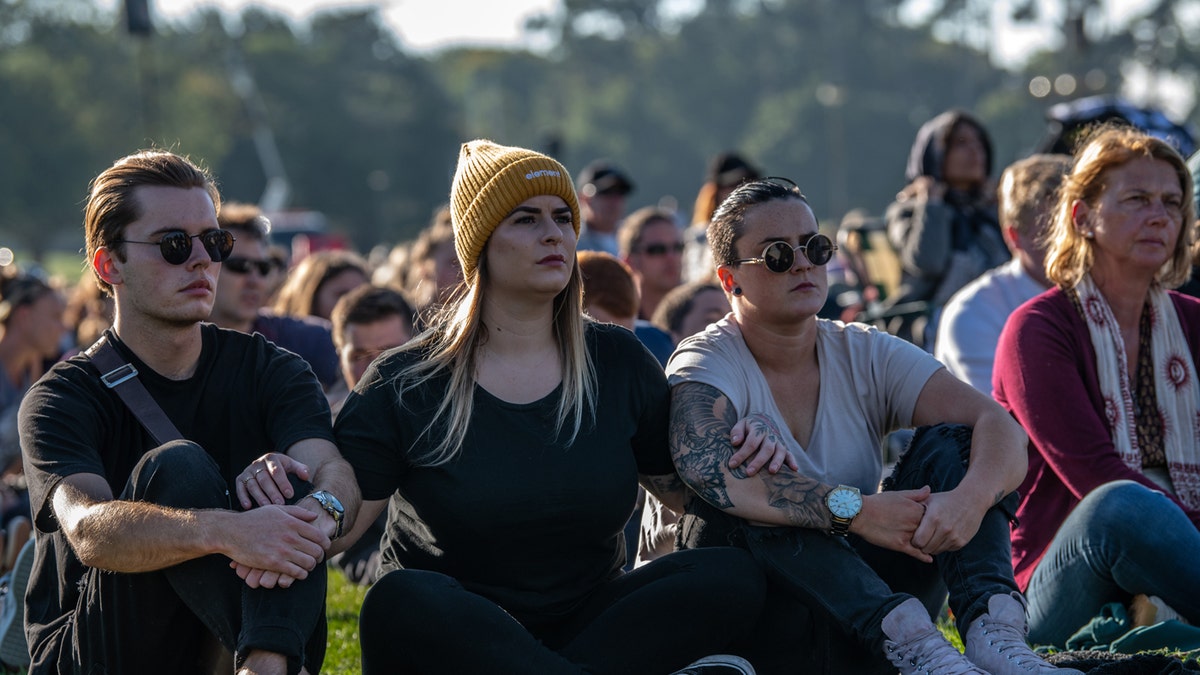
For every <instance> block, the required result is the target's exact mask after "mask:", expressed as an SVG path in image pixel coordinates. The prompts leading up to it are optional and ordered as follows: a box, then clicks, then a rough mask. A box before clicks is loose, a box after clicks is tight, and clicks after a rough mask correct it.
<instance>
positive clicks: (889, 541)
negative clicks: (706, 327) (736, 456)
mask: <svg viewBox="0 0 1200 675" xmlns="http://www.w3.org/2000/svg"><path fill="white" fill-rule="evenodd" d="M736 422H737V411H736V410H734V407H733V404H732V402H731V401H730V400H729V398H728V397H726V396H725V395H724V394H722V393H721V392H720V391H719V390H717V389H716V388H715V387H712V386H710V385H707V384H702V383H699V382H683V383H681V384H677V385H675V387H674V389H673V390H672V399H671V457H672V459H674V460H675V467H676V469H678V471H679V476H680V478H682V479H683V481H684V482H685V483H687V484H688V486H689V487H691V488H692V489H693V490H695V492H696V493H697V494H698V495H700V496H701V497H702V498H703V499H704V500H705V501H707V502H709V503H710V504H712V505H713V506H716V507H717V508H719V509H721V510H723V511H725V512H727V513H730V514H733V515H735V516H738V517H741V518H743V519H745V520H748V521H750V522H753V523H761V524H766V525H776V526H790V527H807V528H813V529H818V530H822V531H828V530H829V528H830V526H831V524H832V523H831V518H830V513H829V508H828V507H827V506H826V505H825V495H826V494H828V493H829V491H830V490H832V489H833V486H830V485H825V484H823V483H821V482H820V481H817V480H814V479H812V478H809V477H807V476H804V475H802V474H800V473H799V472H798V471H796V470H795V469H793V468H792V467H791V466H789V465H787V464H785V465H783V466H782V467H781V468H780V470H779V471H778V472H776V473H771V472H769V471H760V472H758V473H756V474H755V475H753V476H751V475H748V474H747V472H746V471H745V470H744V469H743V468H741V467H740V466H739V467H738V468H732V469H731V468H730V467H729V458H730V457H732V456H733V453H734V447H733V443H732V441H731V440H730V431H731V430H732V429H733V426H734V424H735V423H736ZM776 433H777V434H778V433H780V432H779V431H778V429H776ZM928 496H929V492H928V490H927V489H926V490H907V491H896V492H883V493H878V494H873V495H864V496H863V507H862V511H861V512H860V513H859V515H858V516H857V517H856V518H855V519H854V521H853V523H851V525H850V531H851V532H853V533H855V534H857V535H859V536H861V537H862V538H864V539H866V540H867V541H869V542H871V543H873V544H876V545H878V546H883V547H885V548H889V549H891V550H893V551H899V552H901V553H906V554H908V555H910V556H912V557H914V558H917V559H918V560H921V561H924V562H931V561H932V558H931V557H930V556H929V555H927V554H925V553H924V552H922V551H920V550H918V549H916V548H915V547H914V546H913V544H912V535H913V532H915V531H916V529H917V526H918V525H920V523H921V517H922V515H923V514H924V511H925V508H924V506H923V505H922V502H923V501H924V500H925V499H927V498H928Z"/></svg>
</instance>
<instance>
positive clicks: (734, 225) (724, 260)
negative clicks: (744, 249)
mask: <svg viewBox="0 0 1200 675" xmlns="http://www.w3.org/2000/svg"><path fill="white" fill-rule="evenodd" d="M780 199H799V200H800V201H802V202H804V203H805V204H808V197H805V196H804V193H803V192H801V191H800V188H799V187H798V186H797V185H796V184H795V183H793V182H791V181H790V180H787V179H786V178H784V179H780V178H764V179H762V180H756V181H752V182H749V183H745V184H743V185H742V186H741V187H739V188H738V189H736V190H734V191H733V193H732V194H730V195H729V196H728V197H726V198H725V201H723V202H721V206H720V207H719V208H717V210H716V212H715V213H713V217H712V222H711V223H709V224H708V245H709V247H710V248H711V249H712V257H713V261H714V262H715V263H716V264H717V265H718V266H720V265H732V264H733V261H735V260H737V257H738V256H737V250H736V246H735V245H736V244H737V240H738V238H740V237H741V236H742V225H743V223H744V221H745V218H746V210H747V209H749V208H750V207H751V206H754V205H755V204H765V203H767V202H773V201H776V200H780ZM809 206H810V207H811V205H809Z"/></svg>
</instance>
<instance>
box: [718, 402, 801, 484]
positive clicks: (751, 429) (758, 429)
mask: <svg viewBox="0 0 1200 675" xmlns="http://www.w3.org/2000/svg"><path fill="white" fill-rule="evenodd" d="M729 441H730V443H732V444H733V447H735V448H737V451H736V452H734V453H733V456H732V457H730V458H729V468H730V469H736V468H738V467H739V466H741V465H742V463H743V462H746V460H748V459H749V460H750V462H749V463H748V464H746V466H745V469H744V471H745V472H746V475H747V476H753V475H754V474H756V473H758V472H759V470H760V469H762V468H763V466H766V467H767V471H768V472H769V473H778V472H779V469H780V468H781V467H782V466H783V465H784V464H787V465H788V467H789V468H791V469H792V470H793V471H798V470H799V469H800V466H799V465H798V464H796V458H795V457H793V456H792V453H790V452H788V449H787V442H786V441H785V440H784V436H783V434H782V433H781V432H780V431H779V428H778V427H777V426H775V421H774V420H772V419H771V418H770V417H767V416H766V415H764V414H762V413H754V414H752V415H750V416H749V417H743V418H742V419H740V420H738V422H737V424H734V425H733V428H732V429H730V430H729ZM751 457H753V459H751Z"/></svg>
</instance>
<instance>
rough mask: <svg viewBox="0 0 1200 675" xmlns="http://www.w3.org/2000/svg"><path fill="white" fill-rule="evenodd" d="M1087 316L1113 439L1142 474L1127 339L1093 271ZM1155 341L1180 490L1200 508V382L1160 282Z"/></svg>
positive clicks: (1163, 413)
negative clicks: (1126, 355)
mask: <svg viewBox="0 0 1200 675" xmlns="http://www.w3.org/2000/svg"><path fill="white" fill-rule="evenodd" d="M1075 291H1076V292H1077V293H1078V294H1079V303H1080V305H1081V306H1082V307H1083V314H1084V319H1085V320H1086V321H1087V325H1088V332H1089V333H1090V334H1091V338H1092V347H1094V348H1095V350H1096V370H1097V371H1098V373H1099V375H1100V393H1101V395H1102V396H1103V397H1104V414H1105V416H1106V417H1107V418H1108V424H1109V428H1111V429H1112V441H1113V445H1114V446H1116V449H1117V454H1119V455H1120V456H1121V460H1122V461H1124V462H1125V464H1126V465H1127V466H1128V467H1129V468H1131V469H1133V470H1134V471H1137V472H1139V473H1141V470H1142V468H1141V467H1142V457H1141V451H1140V450H1139V448H1138V441H1137V425H1136V423H1135V421H1134V409H1133V392H1132V387H1131V385H1130V382H1129V368H1128V363H1127V360H1126V357H1125V341H1124V339H1122V337H1121V329H1120V328H1119V327H1118V326H1117V320H1116V318H1114V317H1113V313H1112V309H1111V308H1110V307H1109V306H1108V301H1107V300H1105V299H1104V295H1102V294H1101V293H1100V289H1098V288H1096V284H1095V283H1094V282H1093V281H1092V277H1091V275H1085V276H1084V278H1083V279H1082V280H1081V281H1080V282H1079V285H1078V286H1076V288H1075ZM1149 300H1150V307H1149V311H1150V346H1151V355H1152V357H1153V362H1154V387H1155V394H1156V396H1157V398H1158V413H1159V415H1158V416H1159V418H1160V419H1162V426H1163V446H1164V448H1165V450H1166V455H1167V468H1168V471H1169V472H1170V475H1171V483H1172V484H1173V486H1174V488H1175V495H1176V496H1177V497H1178V498H1179V500H1180V501H1182V502H1183V503H1184V504H1187V505H1188V507H1190V508H1193V509H1196V508H1200V406H1198V405H1197V404H1198V402H1200V393H1198V389H1200V383H1198V382H1197V379H1196V366H1195V364H1194V363H1192V352H1191V350H1190V349H1189V348H1188V344H1187V342H1186V341H1185V340H1184V338H1183V329H1182V327H1181V326H1180V324H1179V316H1178V315H1177V314H1176V313H1175V305H1174V303H1172V302H1171V298H1170V296H1168V295H1167V292H1166V291H1165V290H1163V289H1162V288H1161V287H1159V286H1157V285H1156V286H1153V287H1152V288H1151V289H1150V295H1149Z"/></svg>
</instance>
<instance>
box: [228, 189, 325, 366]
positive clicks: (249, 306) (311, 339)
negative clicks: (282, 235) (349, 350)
mask: <svg viewBox="0 0 1200 675" xmlns="http://www.w3.org/2000/svg"><path fill="white" fill-rule="evenodd" d="M217 222H218V223H220V225H221V229H224V230H228V231H230V232H232V233H233V236H234V239H235V241H234V242H233V252H232V253H230V254H229V257H228V258H227V259H225V261H224V262H223V263H222V264H221V270H222V271H223V272H224V274H222V275H221V279H220V281H219V282H218V283H217V288H216V297H215V299H214V300H213V310H212V315H211V316H209V317H208V320H209V321H212V322H213V323H215V324H217V325H218V326H220V327H221V328H228V329H229V330H236V331H238V332H241V333H262V335H263V337H265V338H267V339H268V340H270V341H271V342H274V343H275V344H276V345H278V346H280V347H283V348H284V349H286V350H288V351H289V352H292V353H294V354H297V355H299V356H300V358H302V359H304V360H305V361H307V362H308V365H309V367H310V368H312V370H313V373H315V374H316V376H317V379H318V380H320V382H321V386H322V387H325V388H326V389H336V388H337V384H338V381H339V377H338V367H337V354H336V352H334V349H333V338H332V336H331V335H330V333H329V322H327V321H323V320H321V319H318V318H316V317H295V316H284V315H279V314H272V313H270V312H268V311H266V310H265V309H263V308H264V307H265V306H266V304H267V302H268V301H269V300H270V296H271V285H270V280H271V276H272V274H273V273H274V269H275V265H274V263H273V262H272V261H271V258H270V256H269V254H268V250H267V233H268V232H269V231H270V229H271V224H270V222H268V221H267V218H266V216H264V215H262V211H260V210H259V208H258V207H257V206H254V205H253V204H240V203H236V202H231V203H229V204H224V205H222V206H221V213H220V214H218V216H217Z"/></svg>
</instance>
